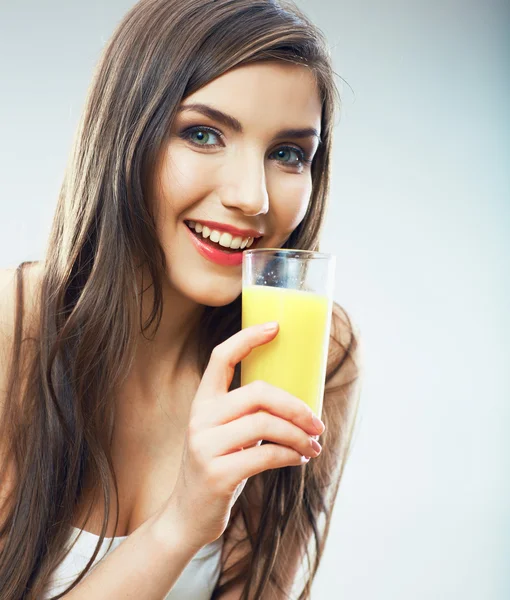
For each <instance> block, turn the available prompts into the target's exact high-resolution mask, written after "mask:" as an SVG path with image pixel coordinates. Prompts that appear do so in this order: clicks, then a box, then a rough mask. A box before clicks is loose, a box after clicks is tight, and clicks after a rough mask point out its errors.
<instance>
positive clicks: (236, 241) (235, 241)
mask: <svg viewBox="0 0 510 600" xmlns="http://www.w3.org/2000/svg"><path fill="white" fill-rule="evenodd" d="M242 243H243V238H242V237H239V236H238V237H235V238H234V239H233V240H232V242H231V244H230V247H231V248H232V250H239V248H240V247H241V244H242Z"/></svg>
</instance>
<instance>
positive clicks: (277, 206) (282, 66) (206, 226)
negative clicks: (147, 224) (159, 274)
mask: <svg viewBox="0 0 510 600" xmlns="http://www.w3.org/2000/svg"><path fill="white" fill-rule="evenodd" d="M320 128H321V100H320V97H319V92H318V89H317V84H316V81H315V79H314V76H313V75H312V73H311V72H310V71H309V70H308V69H307V68H306V67H302V66H299V65H292V64H286V63H279V62H271V63H256V64H252V65H246V66H242V67H239V68H236V69H234V70H232V71H229V72H228V73H226V74H224V75H222V76H221V77H218V78H217V79H215V80H214V81H212V82H211V83H209V84H207V85H206V86H204V87H203V88H201V89H200V90H198V91H197V92H195V93H194V94H192V95H191V96H188V97H187V98H186V99H185V100H184V101H183V102H182V104H181V106H180V109H179V113H178V115H177V118H176V119H175V121H174V124H173V127H172V130H171V134H170V136H169V140H168V143H167V144H166V146H165V147H164V148H163V150H162V153H161V155H160V159H159V161H158V164H157V167H156V170H155V178H154V182H153V183H154V186H153V191H152V198H151V202H153V209H154V216H155V220H156V227H157V233H158V237H159V240H160V243H161V245H162V247H163V250H164V252H165V256H166V259H167V269H168V281H169V284H170V286H171V287H172V288H174V289H175V290H176V291H178V292H179V293H180V294H182V295H183V296H185V297H187V298H189V299H191V300H192V301H194V302H197V303H199V304H204V305H208V306H222V305H225V304H229V303H230V302H232V301H233V300H235V298H236V297H237V296H238V295H239V294H240V293H241V276H242V267H241V257H242V249H243V248H246V247H247V246H250V247H252V248H275V247H280V246H282V245H283V244H284V242H285V241H286V240H287V239H288V237H289V236H290V234H291V233H292V231H293V230H294V229H295V228H296V227H297V226H298V225H299V223H300V222H301V221H302V219H303V218H304V216H305V213H306V210H307V207H308V203H309V201H310V195H311V191H312V179H311V161H312V159H313V156H314V154H315V152H316V150H317V147H318V145H319V136H320ZM292 130H294V131H292ZM193 224H195V228H194V230H192V228H193ZM197 225H198V226H197ZM190 226H191V229H190ZM197 229H198V231H197ZM250 230H251V231H250ZM209 232H210V233H209ZM208 234H209V237H204V235H205V236H207V235H208ZM229 234H230V235H229ZM256 236H261V237H259V238H258V239H255V241H253V242H251V241H250V240H248V238H255V237H256ZM211 237H212V240H213V241H211ZM218 237H219V240H218ZM227 246H230V248H229V249H227ZM231 246H234V248H233V249H232V247H231ZM236 246H237V249H236Z"/></svg>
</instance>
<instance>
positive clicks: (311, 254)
mask: <svg viewBox="0 0 510 600" xmlns="http://www.w3.org/2000/svg"><path fill="white" fill-rule="evenodd" d="M275 252H280V253H281V254H284V255H285V254H298V255H299V256H296V257H295V258H310V259H314V258H335V255H334V254H329V253H327V252H316V251H315V250H300V249H297V248H296V249H293V248H253V250H245V251H244V252H243V255H248V256H252V255H254V254H255V255H256V254H274V253H275ZM276 258H278V257H276ZM291 258H292V257H291Z"/></svg>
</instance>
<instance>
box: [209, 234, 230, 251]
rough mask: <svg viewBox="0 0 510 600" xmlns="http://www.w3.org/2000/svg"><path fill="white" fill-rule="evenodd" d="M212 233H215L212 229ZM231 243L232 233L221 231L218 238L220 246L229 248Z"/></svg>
mask: <svg viewBox="0 0 510 600" xmlns="http://www.w3.org/2000/svg"><path fill="white" fill-rule="evenodd" d="M213 233H215V232H214V231H213ZM231 243H232V235H231V234H230V233H222V234H221V236H220V239H219V244H220V246H223V247H224V248H230V244H231Z"/></svg>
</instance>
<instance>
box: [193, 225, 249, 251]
mask: <svg viewBox="0 0 510 600" xmlns="http://www.w3.org/2000/svg"><path fill="white" fill-rule="evenodd" d="M188 224H189V226H190V228H191V229H193V230H194V231H196V232H197V233H201V234H202V237H203V238H205V239H207V238H209V239H210V240H211V241H212V242H216V243H217V244H219V245H220V246H223V247H224V248H230V249H232V250H239V249H242V250H243V249H244V248H249V247H250V246H251V245H252V244H253V242H254V241H255V238H252V237H248V238H242V237H241V236H236V237H234V236H233V235H232V234H230V233H227V232H223V233H222V232H220V231H217V230H216V229H209V227H206V226H205V225H202V224H201V223H197V222H196V221H188Z"/></svg>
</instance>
